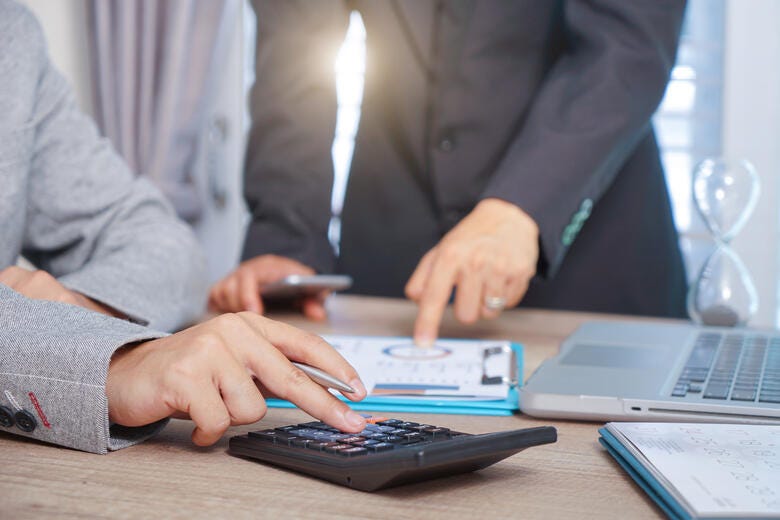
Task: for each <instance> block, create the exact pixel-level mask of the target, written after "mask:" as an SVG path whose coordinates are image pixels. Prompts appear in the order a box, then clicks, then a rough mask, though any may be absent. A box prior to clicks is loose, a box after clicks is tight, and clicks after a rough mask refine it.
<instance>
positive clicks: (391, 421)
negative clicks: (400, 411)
mask: <svg viewBox="0 0 780 520" xmlns="http://www.w3.org/2000/svg"><path fill="white" fill-rule="evenodd" d="M402 422H403V421H399V420H398V419H388V420H386V421H379V422H378V423H377V424H379V425H380V426H395V425H396V424H401V423H402Z"/></svg>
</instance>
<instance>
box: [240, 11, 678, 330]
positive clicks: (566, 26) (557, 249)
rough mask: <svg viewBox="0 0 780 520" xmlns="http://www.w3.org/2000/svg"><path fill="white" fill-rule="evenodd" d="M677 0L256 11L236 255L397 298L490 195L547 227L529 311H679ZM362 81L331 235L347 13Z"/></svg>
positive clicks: (669, 313) (543, 228)
mask: <svg viewBox="0 0 780 520" xmlns="http://www.w3.org/2000/svg"><path fill="white" fill-rule="evenodd" d="M684 4H685V2H684V1H683V0H652V1H646V0H512V1H504V0H479V1H477V0H446V1H433V0H354V1H352V2H343V1H339V2H336V1H333V2H326V1H324V0H322V1H318V2H306V1H299V2H296V1H293V0H256V1H255V2H254V5H255V8H256V10H257V13H258V24H259V27H258V49H257V83H256V85H255V87H254V89H253V93H252V111H253V118H252V119H253V128H252V133H251V137H250V141H249V149H248V152H247V162H246V185H245V193H246V196H247V200H248V203H249V207H250V210H251V211H252V216H253V221H252V223H251V225H250V228H249V231H248V234H247V239H246V244H245V248H244V255H245V256H246V257H249V256H254V255H257V254H262V253H277V254H283V255H287V256H291V257H293V258H297V259H299V260H301V261H303V262H304V263H306V264H309V265H311V266H313V267H314V268H316V269H317V270H320V271H331V270H339V271H342V272H345V273H348V274H350V275H352V276H353V278H354V279H355V285H354V290H355V291H357V292H361V293H366V294H377V295H388V296H401V295H402V294H403V287H404V284H405V282H406V281H407V279H408V277H409V276H410V274H411V273H412V271H413V269H414V268H415V266H416V264H417V262H418V261H419V260H420V258H421V257H422V255H423V254H424V253H425V252H426V251H427V250H428V249H429V248H431V247H433V246H434V245H435V244H436V243H437V242H438V241H439V240H440V239H441V237H442V236H443V235H444V234H445V233H446V232H447V231H449V230H450V229H451V228H452V227H453V226H454V225H455V224H457V223H458V222H459V221H460V220H461V219H462V218H463V217H464V216H465V215H466V214H468V213H469V212H470V211H471V210H472V209H473V208H474V206H475V205H476V204H477V203H478V202H479V201H480V200H481V199H484V198H488V197H498V198H501V199H504V200H507V201H510V202H512V203H514V204H516V205H517V206H519V207H520V208H522V209H523V210H525V211H526V212H527V213H529V214H530V215H531V216H532V217H533V218H534V220H535V221H536V222H537V224H538V225H539V228H540V232H541V239H540V249H541V262H540V265H539V272H540V273H541V274H542V275H543V276H540V277H538V278H537V279H535V280H534V281H533V283H532V285H531V287H530V289H529V291H528V293H527V295H526V297H525V298H524V300H523V303H522V304H523V305H528V306H536V307H553V308H564V309H579V310H592V311H608V312H622V313H636V314H650V315H666V316H682V315H684V313H685V306H684V300H685V273H684V270H683V264H682V261H681V255H680V251H679V248H678V245H677V234H676V231H675V228H674V222H673V221H672V214H671V209H670V204H669V200H668V195H667V191H666V185H665V181H664V176H663V172H662V169H661V164H660V161H659V157H658V149H657V146H656V142H655V138H654V134H653V129H652V126H651V123H650V118H651V116H652V114H653V112H654V111H655V109H656V107H657V105H658V103H659V101H660V100H661V97H662V95H663V92H664V89H665V86H666V82H667V79H668V76H669V72H670V70H671V68H672V66H673V64H674V60H675V51H676V48H677V39H678V36H679V30H680V25H681V22H682V17H683V11H684ZM351 8H356V9H358V10H359V11H360V13H361V15H362V17H363V21H364V23H365V27H366V46H367V57H366V67H367V70H366V84H365V93H364V98H363V107H362V114H361V120H360V128H359V130H358V136H357V140H356V145H355V155H354V158H353V160H352V167H351V172H350V179H349V184H348V186H347V193H346V198H345V201H344V209H343V213H342V220H341V251H340V257H339V258H338V259H336V258H334V255H333V251H332V248H331V247H330V245H329V244H328V242H327V230H328V221H329V218H330V207H329V205H330V196H329V194H330V191H331V184H332V163H331V154H330V150H331V142H332V139H333V129H334V126H335V115H336V99H335V91H334V88H333V75H332V71H333V67H332V65H331V64H332V63H333V61H332V60H333V57H334V53H335V51H336V50H337V49H338V45H339V43H340V42H341V41H342V39H343V37H344V36H343V35H344V30H345V27H346V25H347V20H348V12H349V9H351Z"/></svg>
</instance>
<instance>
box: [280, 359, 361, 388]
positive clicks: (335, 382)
mask: <svg viewBox="0 0 780 520" xmlns="http://www.w3.org/2000/svg"><path fill="white" fill-rule="evenodd" d="M291 363H292V364H293V365H295V366H296V367H298V368H300V369H301V370H303V372H304V373H305V374H306V375H307V376H309V377H310V378H311V380H312V381H314V382H315V383H317V384H320V385H322V386H325V387H328V388H334V389H336V390H339V391H341V392H346V393H348V394H354V393H355V389H354V388H352V387H351V386H349V385H348V384H347V383H345V382H344V381H341V380H340V379H336V378H335V377H333V376H332V375H330V374H328V373H327V372H323V371H322V370H320V369H319V368H315V367H313V366H310V365H306V364H304V363H298V362H296V361H291Z"/></svg>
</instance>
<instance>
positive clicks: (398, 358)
mask: <svg viewBox="0 0 780 520" xmlns="http://www.w3.org/2000/svg"><path fill="white" fill-rule="evenodd" d="M325 339H326V340H327V341H328V342H329V343H330V344H331V345H333V346H334V347H335V348H336V349H337V350H338V351H339V353H340V354H341V355H342V356H344V358H346V359H347V361H349V362H350V363H351V364H352V366H354V367H355V369H356V370H357V371H358V373H359V374H360V377H361V379H362V380H363V383H364V384H365V386H366V389H367V391H368V397H366V399H364V400H363V401H362V402H360V403H350V405H351V406H352V407H353V408H355V409H358V410H373V411H383V412H421V413H425V412H438V413H464V414H465V413H467V414H476V415H510V414H512V413H513V412H514V411H515V410H517V408H518V397H517V388H516V387H517V384H518V376H517V374H522V373H523V372H522V359H523V356H522V347H521V346H520V345H519V344H516V343H510V342H508V341H483V340H439V341H437V342H436V344H435V345H434V346H433V347H430V348H421V347H417V346H415V345H414V343H413V342H412V340H411V339H410V338H403V337H374V336H325ZM268 404H269V406H292V405H291V404H290V403H288V402H286V401H280V400H278V399H269V401H268Z"/></svg>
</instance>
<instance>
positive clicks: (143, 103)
mask: <svg viewBox="0 0 780 520" xmlns="http://www.w3.org/2000/svg"><path fill="white" fill-rule="evenodd" d="M239 8H240V4H239V1H238V0H88V1H87V10H88V16H89V28H90V34H89V38H90V48H91V52H92V56H91V59H92V77H93V83H94V92H95V117H96V120H97V123H98V126H99V127H100V129H101V131H102V132H103V133H104V135H105V136H106V137H108V138H109V139H111V141H112V142H113V143H114V146H115V147H116V149H117V150H118V151H119V153H120V154H121V155H122V156H123V157H124V158H125V160H127V162H128V163H129V164H130V166H131V168H132V169H133V171H135V172H136V173H138V174H141V175H146V176H148V177H149V178H150V179H151V180H152V181H153V182H154V183H155V184H157V186H159V187H160V188H161V189H162V191H163V192H164V193H165V194H166V195H167V197H168V199H169V200H170V201H171V202H172V203H173V205H174V207H175V208H176V211H177V212H178V214H179V216H181V217H182V218H184V219H185V220H188V221H190V222H193V221H195V220H197V219H198V217H199V216H200V215H201V214H202V212H203V206H204V204H205V201H204V200H202V199H203V198H204V195H203V193H204V191H203V190H202V189H199V188H198V172H197V171H196V170H197V164H198V157H199V151H200V148H201V147H202V146H204V144H205V141H206V140H207V139H208V135H207V134H208V129H207V128H205V127H206V126H207V121H206V119H207V115H208V109H209V107H210V106H211V103H213V100H214V95H215V89H216V85H217V83H216V81H215V77H216V76H217V73H215V71H219V66H220V56H224V52H226V48H227V47H226V45H227V41H229V37H230V35H229V31H230V28H231V27H232V25H231V23H230V22H231V21H233V20H235V16H237V13H238V9H239Z"/></svg>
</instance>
